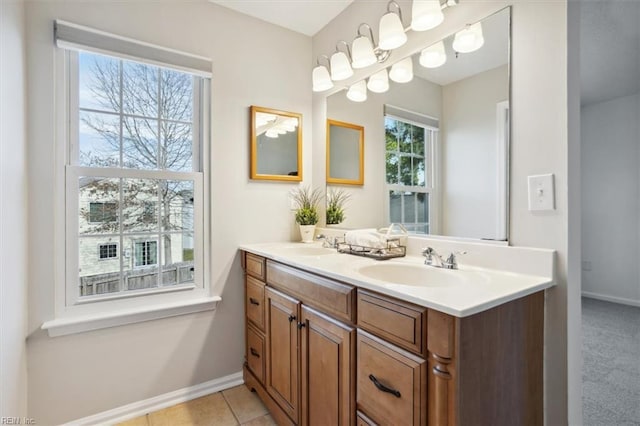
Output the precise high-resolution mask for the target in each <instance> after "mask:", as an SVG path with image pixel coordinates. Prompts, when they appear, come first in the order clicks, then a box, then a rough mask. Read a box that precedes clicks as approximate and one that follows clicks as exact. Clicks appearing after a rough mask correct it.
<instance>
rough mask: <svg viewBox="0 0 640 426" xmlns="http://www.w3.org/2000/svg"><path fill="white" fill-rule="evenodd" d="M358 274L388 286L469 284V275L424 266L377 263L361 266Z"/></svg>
mask: <svg viewBox="0 0 640 426" xmlns="http://www.w3.org/2000/svg"><path fill="white" fill-rule="evenodd" d="M358 272H359V273H360V274H362V275H364V276H365V277H367V278H372V279H374V280H379V281H385V282H387V283H389V284H395V285H405V286H416V287H447V286H452V285H459V284H463V283H466V282H469V279H470V277H469V275H468V274H465V273H464V272H462V271H459V270H450V269H440V268H434V267H431V266H425V265H411V264H397V263H378V264H375V265H368V266H363V267H361V268H359V269H358Z"/></svg>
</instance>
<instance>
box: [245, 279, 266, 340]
mask: <svg viewBox="0 0 640 426" xmlns="http://www.w3.org/2000/svg"><path fill="white" fill-rule="evenodd" d="M245 305H246V312H247V318H248V319H249V320H250V321H252V322H253V323H254V324H255V326H256V327H258V328H259V329H260V330H262V331H264V283H263V282H261V281H258V280H256V279H255V278H253V277H250V276H248V275H247V286H246V300H245Z"/></svg>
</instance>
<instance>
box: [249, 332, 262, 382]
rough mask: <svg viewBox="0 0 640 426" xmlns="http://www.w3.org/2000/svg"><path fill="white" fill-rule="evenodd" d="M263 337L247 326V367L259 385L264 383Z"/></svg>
mask: <svg viewBox="0 0 640 426" xmlns="http://www.w3.org/2000/svg"><path fill="white" fill-rule="evenodd" d="M264 362H265V361H264V337H263V335H262V333H260V332H259V331H258V330H256V329H255V328H253V326H252V325H250V324H249V325H248V326H247V366H248V367H249V370H251V371H252V372H253V374H255V376H256V378H257V379H258V380H259V381H260V383H264Z"/></svg>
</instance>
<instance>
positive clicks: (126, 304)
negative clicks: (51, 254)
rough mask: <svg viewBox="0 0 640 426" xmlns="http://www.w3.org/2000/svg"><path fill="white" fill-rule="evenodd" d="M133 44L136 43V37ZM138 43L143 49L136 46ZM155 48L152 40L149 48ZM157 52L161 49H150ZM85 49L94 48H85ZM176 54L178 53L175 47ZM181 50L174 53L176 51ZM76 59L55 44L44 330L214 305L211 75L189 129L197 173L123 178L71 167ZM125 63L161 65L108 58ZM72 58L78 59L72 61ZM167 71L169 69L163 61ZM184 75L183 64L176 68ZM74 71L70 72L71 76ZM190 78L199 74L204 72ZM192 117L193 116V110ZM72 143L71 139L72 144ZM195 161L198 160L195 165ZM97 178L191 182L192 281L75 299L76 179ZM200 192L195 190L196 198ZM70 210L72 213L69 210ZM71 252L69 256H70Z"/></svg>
mask: <svg viewBox="0 0 640 426" xmlns="http://www.w3.org/2000/svg"><path fill="white" fill-rule="evenodd" d="M133 42H135V41H133ZM141 46H143V47H144V46H145V44H144V43H141ZM150 46H152V45H150ZM155 48H156V49H157V50H158V49H162V48H161V47H157V46H156V47H155ZM89 51H91V50H90V49H89ZM95 53H99V54H107V55H110V53H109V52H103V51H99V50H97V51H95ZM172 53H175V51H172ZM178 53H179V52H178ZM74 55H75V56H76V58H77V53H75V51H74V50H67V49H62V48H58V49H56V52H55V62H56V64H55V76H56V84H55V87H56V105H57V107H56V117H55V120H56V136H55V138H56V145H55V146H56V151H55V152H56V155H55V158H56V162H57V163H58V164H59V167H57V168H56V169H57V173H56V188H57V189H56V191H57V192H59V193H61V194H65V196H64V197H57V200H59V202H58V203H57V204H56V210H57V211H59V214H57V215H56V220H55V222H56V234H55V241H56V247H57V249H58V250H56V254H55V262H56V264H57V265H59V266H58V267H57V268H56V270H57V271H59V273H57V274H56V277H55V311H54V317H53V318H51V319H50V320H48V321H46V322H45V323H44V324H43V325H42V328H43V329H45V330H47V331H48V333H49V335H50V336H60V335H67V334H73V333H78V332H84V331H89V330H96V329H100V328H106V327H113V326H117V325H123V324H130V323H135V322H140V321H147V320H152V319H157V318H164V317H168V316H175V315H182V314H187V313H194V312H200V311H204V310H212V309H215V307H216V305H217V302H218V301H220V300H221V298H220V297H219V296H218V295H213V294H212V289H211V284H210V282H209V279H208V277H209V276H210V263H211V262H210V254H209V253H210V244H211V237H210V217H211V215H210V209H209V206H210V195H209V194H210V190H209V187H210V183H209V179H210V178H209V176H210V172H209V161H208V160H206V159H208V158H209V155H210V151H209V143H208V141H209V138H210V118H209V117H210V111H211V106H210V103H211V102H210V94H211V84H210V80H209V78H210V75H208V76H204V77H203V78H201V79H200V80H199V81H200V82H201V83H200V84H201V87H200V88H198V89H196V87H195V86H194V93H195V92H199V93H201V94H202V98H201V99H199V100H198V102H199V105H200V114H199V117H201V122H200V123H199V125H198V126H195V125H194V129H200V130H199V135H198V137H199V140H200V141H201V142H200V143H199V149H198V150H197V151H194V152H193V162H194V164H199V168H198V169H197V170H198V171H196V172H192V173H189V172H171V171H160V170H133V171H132V170H127V171H126V176H123V174H122V170H118V169H115V168H114V169H111V168H108V169H107V168H104V169H99V168H92V167H80V166H77V165H73V164H75V163H73V161H75V159H76V158H77V157H75V155H76V154H74V153H75V152H77V148H76V146H77V141H74V140H73V135H77V134H78V132H77V126H78V120H77V119H76V120H73V119H72V117H74V111H76V113H75V114H76V115H75V117H78V115H77V107H78V106H77V105H73V104H72V102H73V100H74V99H75V102H76V103H77V99H78V97H77V96H75V93H74V92H73V91H74V90H75V91H77V90H78V85H77V84H75V85H74V84H71V82H73V81H76V82H77V81H78V76H77V66H75V67H74V64H73V61H74V59H73V57H74ZM112 56H116V57H120V58H122V59H125V60H134V61H137V62H145V63H149V64H150V65H155V66H158V65H160V64H158V63H157V62H154V61H145V60H144V59H143V58H132V57H129V56H127V55H112ZM76 60H77V59H76ZM167 68H172V67H170V66H167ZM175 69H177V70H178V71H182V72H184V71H185V69H184V68H180V67H177V68H175ZM74 74H75V75H74ZM194 75H199V76H203V74H202V73H194ZM194 120H195V114H194ZM74 144H76V145H75V146H74ZM196 162H198V163H196ZM91 175H98V176H104V177H113V178H118V177H129V178H148V179H154V178H155V179H176V180H185V179H186V180H192V181H193V183H194V213H193V216H194V217H193V221H194V236H193V238H194V249H195V250H194V263H195V279H194V284H189V285H178V286H175V287H166V288H160V289H157V290H154V291H135V290H134V291H127V292H126V294H113V295H109V296H101V297H99V298H92V297H90V296H83V297H80V296H79V286H78V278H79V276H78V267H77V263H78V256H77V246H78V242H79V240H78V238H77V237H76V236H77V235H78V234H77V233H78V214H77V206H78V195H79V188H78V178H79V177H80V176H91ZM197 194H200V195H199V196H198V195H197ZM69 212H75V215H74V214H70V213H69ZM119 248H120V250H119V255H120V257H122V254H123V253H122V244H120V245H119ZM70 253H73V255H70Z"/></svg>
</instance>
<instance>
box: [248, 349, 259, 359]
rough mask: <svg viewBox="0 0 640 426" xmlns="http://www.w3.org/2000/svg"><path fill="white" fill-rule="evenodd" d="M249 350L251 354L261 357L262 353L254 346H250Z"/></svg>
mask: <svg viewBox="0 0 640 426" xmlns="http://www.w3.org/2000/svg"><path fill="white" fill-rule="evenodd" d="M249 351H250V352H251V355H253V356H255V357H256V358H260V353H258V351H256V350H255V349H253V348H250V349H249Z"/></svg>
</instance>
